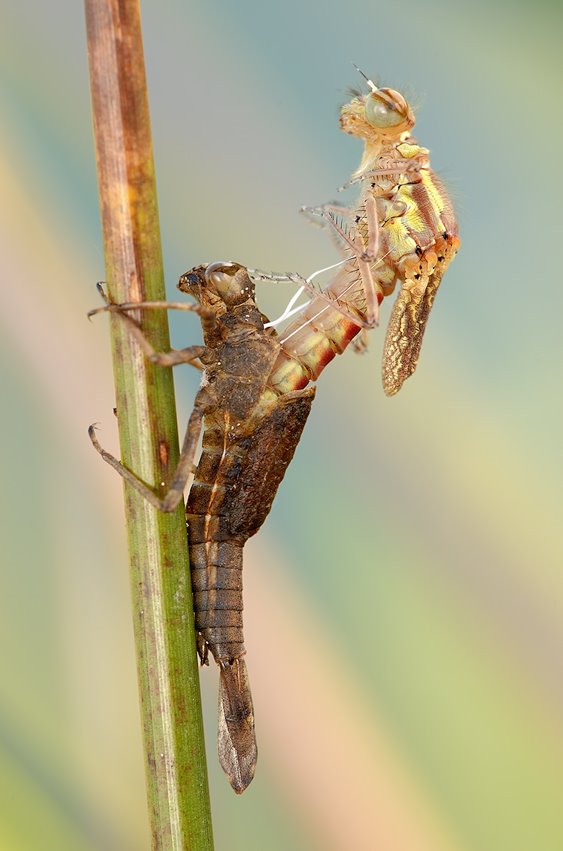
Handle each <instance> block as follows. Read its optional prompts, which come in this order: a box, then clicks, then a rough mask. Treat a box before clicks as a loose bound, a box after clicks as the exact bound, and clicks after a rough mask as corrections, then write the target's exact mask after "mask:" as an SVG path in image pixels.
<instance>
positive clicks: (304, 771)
mask: <svg viewBox="0 0 563 851" xmlns="http://www.w3.org/2000/svg"><path fill="white" fill-rule="evenodd" d="M3 5H4V9H3V18H4V22H3V25H2V28H1V31H0V57H1V59H0V61H1V62H2V66H3V67H2V73H1V75H0V79H1V81H0V92H1V94H0V98H1V110H2V132H1V134H0V135H1V151H0V169H1V181H0V185H1V186H2V203H1V205H0V206H1V210H0V216H1V221H0V241H1V249H0V251H1V258H2V259H1V263H0V278H1V280H2V311H1V312H0V322H1V325H2V330H1V333H0V347H1V356H0V368H1V370H2V380H3V389H2V402H1V405H2V416H1V425H2V432H3V436H2V440H1V443H0V452H1V456H2V457H1V469H2V505H1V511H0V523H1V526H2V562H3V564H2V570H1V572H0V646H1V648H2V649H1V651H0V847H1V848H2V849H6V851H36V849H41V851H51V850H53V851H54V850H55V849H56V851H66V849H69V851H137V849H141V851H143V850H144V849H148V847H149V844H148V842H149V840H148V831H147V820H146V812H145V791H144V778H143V762H142V755H141V742H140V728H139V717H138V709H137V691H136V688H137V687H136V677H135V670H134V656H133V642H132V628H131V614H130V609H129V590H128V575H127V560H126V547H125V537H124V530H123V512H122V501H121V483H120V482H119V481H118V479H117V477H116V476H115V475H113V474H112V472H111V471H110V470H109V469H108V468H107V467H106V466H105V465H103V464H102V463H101V462H100V459H99V458H98V457H97V456H96V455H95V453H94V452H93V450H92V448H91V446H90V444H89V441H88V438H87V435H86V428H87V426H88V424H89V423H91V422H94V421H99V422H100V423H101V427H102V430H101V431H100V439H101V440H102V442H103V444H104V445H105V446H106V447H108V448H110V449H112V448H113V449H114V450H115V448H116V445H117V440H116V429H115V422H114V417H113V415H112V407H113V404H114V397H113V388H112V373H111V364H110V357H109V339H108V329H107V323H106V322H105V320H104V318H103V317H102V318H99V319H97V320H96V321H95V322H94V323H92V324H89V323H88V322H87V320H86V316H85V314H86V311H87V310H88V308H90V307H92V306H95V305H96V304H97V296H96V292H95V289H94V284H95V282H96V281H97V280H100V279H103V278H104V267H103V255H102V246H101V236H100V224H99V212H98V199H97V186H96V174H95V162H94V151H93V142H92V130H91V117H90V95H89V86H88V77H87V64H86V53H85V35H84V23H83V13H82V8H81V4H80V3H74V4H72V3H70V4H69V3H65V2H63V1H62V0H51V2H49V3H48V4H37V3H30V2H28V0H24V2H21V3H17V4H16V3H10V2H7V3H4V4H3ZM562 23H563V7H561V5H560V4H559V3H555V2H551V3H550V2H547V0H543V2H541V0H536V2H535V3H533V4H532V3H527V2H525V0H521V2H508V0H497V2H496V3H490V2H485V0H476V1H475V2H474V3H472V4H471V5H469V4H467V3H465V4H464V3H459V2H457V3H456V2H453V3H452V2H448V3H446V2H444V0H429V1H428V2H415V0H404V2H402V3H400V4H396V3H395V4H391V3H381V2H377V0H376V2H373V0H372V2H363V0H349V2H347V3H342V4H338V5H336V4H334V5H332V4H326V3H322V2H318V0H309V2H307V3H303V2H302V0H286V1H285V2H284V3H283V4H282V3H280V4H263V3H260V2H258V0H239V2H238V3H228V2H224V0H218V2H214V3H204V2H192V3H186V2H178V0H163V2H159V3H156V2H148V0H147V2H145V3H144V4H143V27H144V39H145V51H146V62H147V73H148V79H149V90H150V97H151V110H152V120H153V133H154V144H155V157H156V169H157V178H158V189H159V203H160V214H161V227H162V234H163V246H164V255H165V263H166V275H167V281H168V287H169V294H170V296H173V295H174V294H175V282H176V281H177V279H178V276H179V274H181V273H182V272H184V271H185V270H186V269H187V268H189V267H190V266H191V265H193V264H195V263H199V262H203V261H211V260H217V259H224V260H238V261H240V262H243V263H246V264H248V265H251V266H256V267H261V268H265V269H274V270H278V271H279V270H299V271H301V272H303V273H310V272H311V271H313V270H314V269H317V268H320V267H321V266H325V265H328V264H329V263H331V262H334V261H335V260H336V259H337V257H336V253H335V250H334V248H333V246H332V244H331V243H330V241H329V239H328V238H327V236H326V234H325V233H323V232H321V231H320V230H318V229H315V228H313V227H311V226H310V225H308V224H307V222H306V221H305V220H304V219H303V218H302V217H300V216H299V215H298V213H297V210H298V208H299V206H300V205H301V204H317V203H321V202H323V201H327V200H331V199H334V198H335V197H336V188H337V187H338V186H340V185H341V184H342V183H343V182H344V181H345V180H346V179H347V178H348V177H349V175H350V174H351V172H352V170H353V169H354V168H355V167H356V165H357V163H358V161H359V157H360V152H361V144H360V142H359V141H358V140H355V139H352V138H351V137H348V136H346V135H344V134H342V133H341V132H340V131H339V129H338V120H337V119H338V108H339V106H340V104H341V103H343V102H344V101H345V100H347V92H346V90H347V87H348V86H351V85H352V86H358V85H360V84H361V80H360V79H359V78H358V76H357V74H356V72H355V71H354V69H353V67H352V65H351V62H352V61H353V62H355V63H357V64H358V65H359V66H360V67H361V68H363V69H364V70H365V72H366V73H367V74H368V75H371V76H373V78H374V79H375V80H376V81H377V82H379V83H380V84H382V85H388V86H392V87H394V88H397V89H399V90H400V91H401V92H403V93H404V94H406V95H407V97H409V98H411V99H412V100H413V101H414V103H415V105H416V106H417V115H418V121H417V127H416V130H415V132H416V135H417V137H418V138H419V140H420V141H421V143H422V144H424V145H426V146H427V147H429V148H430V149H431V151H432V162H433V165H434V167H435V168H436V169H437V170H438V171H439V172H440V173H441V174H442V176H443V177H444V179H445V182H446V184H447V185H448V187H449V189H450V191H451V193H452V196H453V198H454V201H455V204H456V207H457V210H458V214H459V221H460V232H461V237H462V249H461V251H460V253H459V255H458V257H457V258H456V260H455V261H454V263H453V264H452V266H451V267H450V269H449V270H448V273H447V275H446V277H445V280H444V282H443V284H442V288H441V290H440V293H439V296H438V299H437V302H436V305H435V308H434V311H433V314H432V317H431V320H430V323H429V325H430V327H429V329H428V332H427V336H426V339H425V343H424V346H423V352H422V357H421V361H420V364H419V368H418V370H417V373H416V376H415V377H414V378H413V379H411V380H410V381H409V382H408V383H407V384H406V385H405V387H404V388H403V390H402V392H401V393H400V394H399V396H397V397H395V398H393V399H386V398H385V397H384V395H383V392H382V389H381V385H380V377H379V375H380V359H381V347H382V341H383V337H384V325H383V328H381V329H380V330H379V331H376V332H374V333H372V334H371V335H370V350H369V353H368V354H367V355H365V356H363V357H358V356H355V355H354V354H353V353H352V352H347V353H346V354H345V355H344V357H342V358H339V359H338V360H337V362H334V363H333V364H331V365H330V368H328V369H327V370H326V372H325V373H324V374H323V375H322V378H321V380H320V381H319V387H318V393H317V400H316V402H315V406H314V410H313V413H312V415H311V418H310V420H309V423H308V425H307V428H306V429H305V433H304V436H303V439H302V441H301V444H300V446H299V448H298V451H297V454H296V457H295V460H294V462H293V464H292V466H291V467H290V469H289V471H288V474H287V476H286V479H285V481H284V483H283V485H282V487H281V489H280V493H279V494H278V497H277V500H276V503H275V504H274V508H273V511H272V514H271V516H270V518H269V519H268V521H267V523H266V525H265V527H264V528H263V530H262V532H261V534H260V535H259V536H258V537H257V538H256V539H254V540H252V541H251V542H250V543H249V544H248V547H247V556H246V578H245V582H246V635H247V647H248V650H249V653H248V665H249V670H250V677H251V681H252V686H253V693H254V700H255V708H256V714H257V730H258V736H259V747H260V760H259V768H258V773H257V776H256V779H255V780H254V782H253V784H252V786H251V787H250V788H249V790H248V792H247V793H246V794H245V795H244V796H243V797H242V798H236V797H235V796H234V795H233V794H232V792H231V790H230V788H229V786H228V784H227V782H226V780H225V779H224V777H223V776H222V774H221V772H220V769H219V768H218V765H217V760H216V756H215V717H216V689H217V677H216V671H215V670H213V669H211V670H205V671H204V672H203V675H202V683H203V690H204V700H205V707H204V709H205V716H206V723H207V731H206V735H207V746H208V751H209V765H210V782H211V790H212V800H213V808H214V816H215V825H214V827H215V836H216V847H217V849H221V851H242V849H245V851H248V849H267V851H281V849H288V848H291V849H295V851H321V849H322V851H348V849H354V851H356V849H359V851H364V849H365V850H366V851H370V850H371V849H377V851H422V849H424V851H530V849H534V851H556V850H557V851H560V849H561V848H563V806H562V791H561V790H562V788H563V713H562V710H563V676H562V674H563V670H562V668H563V575H562V571H561V568H562V565H563V543H562V535H561V531H562V513H561V500H562V496H563V494H562V479H561V434H562V421H563V405H562V395H561V378H562V375H561V363H562V359H563V336H562V334H561V330H560V329H561V318H560V317H561V311H562V309H563V287H562V286H561V274H560V263H559V248H560V245H561V241H562V224H563V223H562V214H561V190H562V188H563V187H562V185H561V167H560V163H559V147H560V140H561V138H562V137H563V115H562V112H563V110H562V103H563V97H562V94H561V80H562V67H561V34H562ZM556 249H557V250H556ZM290 293H291V290H289V289H287V288H286V287H285V286H284V285H279V287H278V286H277V285H276V286H274V285H272V287H268V285H264V287H263V289H261V290H260V291H259V295H258V297H259V302H260V304H261V306H262V308H263V309H264V311H265V312H266V313H269V314H276V311H278V312H279V311H281V308H282V306H283V305H284V304H285V302H286V301H287V299H288V297H289V295H290ZM388 311H389V304H387V303H386V304H385V305H384V319H383V322H384V323H385V319H386V313H388ZM276 315H277V314H276ZM172 323H173V328H172V330H173V339H174V342H175V344H176V345H187V344H190V343H195V342H198V341H199V339H200V331H199V328H198V325H197V323H196V322H193V321H192V318H191V317H186V316H180V317H179V316H174V317H172ZM182 370H183V371H182ZM198 380H199V378H198V375H197V374H196V373H195V371H190V370H189V368H187V367H186V368H180V371H179V372H178V373H177V375H176V383H177V392H178V395H179V408H180V416H181V421H182V423H184V422H185V420H186V417H187V415H188V412H189V410H190V405H191V403H192V400H193V395H194V392H195V389H196V386H197V383H198Z"/></svg>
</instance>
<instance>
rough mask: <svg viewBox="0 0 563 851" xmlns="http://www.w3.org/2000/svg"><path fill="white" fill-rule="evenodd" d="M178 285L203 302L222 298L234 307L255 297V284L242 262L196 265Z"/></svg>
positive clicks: (217, 262)
mask: <svg viewBox="0 0 563 851" xmlns="http://www.w3.org/2000/svg"><path fill="white" fill-rule="evenodd" d="M178 287H179V288H180V289H181V290H182V291H183V292H186V293H190V295H193V296H195V298H197V299H198V301H200V302H201V303H205V302H208V303H209V302H215V301H216V300H217V298H219V299H221V301H223V302H224V303H225V304H226V305H227V306H229V307H234V306H235V305H237V304H242V303H243V302H245V301H246V300H247V299H253V298H254V284H253V283H252V281H251V280H250V278H249V277H248V272H247V271H246V269H245V267H244V266H241V265H240V263H231V262H225V261H222V260H218V261H216V262H215V263H209V264H208V265H206V266H196V267H195V268H193V269H190V271H189V272H186V273H185V274H184V275H182V277H181V278H180V281H179V283H178Z"/></svg>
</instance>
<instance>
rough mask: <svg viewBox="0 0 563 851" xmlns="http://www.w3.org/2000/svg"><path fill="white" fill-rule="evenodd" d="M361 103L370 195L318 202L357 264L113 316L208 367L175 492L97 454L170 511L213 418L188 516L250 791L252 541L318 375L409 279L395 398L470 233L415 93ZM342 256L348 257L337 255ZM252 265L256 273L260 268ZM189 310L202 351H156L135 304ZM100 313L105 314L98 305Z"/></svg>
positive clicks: (387, 366)
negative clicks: (274, 296)
mask: <svg viewBox="0 0 563 851" xmlns="http://www.w3.org/2000/svg"><path fill="white" fill-rule="evenodd" d="M370 88H371V92H370V94H368V95H365V96H360V95H358V96H356V97H355V98H354V99H353V100H352V101H351V103H349V104H347V105H346V106H344V107H343V109H342V119H341V121H342V126H343V128H344V129H345V130H347V132H350V133H353V134H355V135H359V136H361V137H362V138H364V139H365V142H366V146H365V151H364V156H363V159H362V162H361V164H360V167H359V169H358V170H357V171H356V172H355V174H354V176H353V181H354V182H355V181H360V182H361V185H362V194H361V198H360V202H359V206H358V208H357V210H355V211H353V212H350V211H343V210H339V212H344V213H345V214H347V215H348V218H349V222H348V223H347V224H345V225H344V226H343V227H342V226H341V225H340V224H339V223H338V221H337V219H336V217H335V208H334V206H331V205H327V206H325V207H323V208H316V209H315V210H314V212H316V213H319V215H321V216H322V217H323V218H324V219H325V220H327V221H328V222H329V224H330V225H331V227H333V228H334V230H335V232H336V234H337V235H338V238H339V240H340V242H341V244H342V245H343V246H344V249H345V253H346V257H345V258H344V260H343V261H342V265H343V269H342V271H340V272H339V273H338V274H337V275H336V276H335V278H334V279H333V281H332V282H331V283H330V284H329V286H328V287H327V288H326V289H325V290H324V291H321V292H318V291H317V290H316V289H315V288H314V287H313V286H312V283H311V281H312V279H313V278H314V277H315V275H312V276H310V277H309V278H308V279H306V280H305V279H303V278H301V277H300V276H299V275H296V274H293V275H289V276H287V275H281V276H276V275H269V274H266V273H261V272H259V271H258V270H247V269H246V268H245V267H244V266H241V265H240V264H238V263H212V264H210V265H207V266H205V265H203V266H197V267H195V268H194V269H192V270H190V271H189V272H186V274H185V275H183V276H182V277H181V278H180V283H179V287H180V289H181V290H183V291H184V292H187V293H189V294H191V295H192V296H194V297H195V299H196V303H195V304H177V303H166V302H157V303H151V302H146V303H143V302H140V303H131V304H122V305H114V304H110V303H107V304H106V307H105V308H100V310H111V311H117V312H119V313H120V314H121V315H122V316H123V320H124V321H126V322H128V324H129V326H130V328H131V331H132V333H133V334H134V336H135V337H136V338H137V340H138V342H139V345H140V346H141V347H142V348H143V350H144V352H145V354H146V355H147V356H148V357H150V359H151V360H152V361H153V363H156V364H160V365H163V366H174V365H176V364H178V363H192V364H195V365H200V366H202V367H203V369H204V380H203V383H202V386H201V388H200V390H199V391H198V394H197V396H196V400H195V404H194V410H193V412H192V415H191V416H190V420H189V423H188V428H187V432H186V438H185V440H184V445H183V449H182V455H181V457H180V461H179V464H178V468H177V470H176V473H175V475H174V477H173V481H172V485H171V488H170V490H169V492H168V493H167V494H166V495H165V496H164V498H163V499H160V498H159V497H157V496H156V495H155V494H154V493H153V491H152V490H151V489H150V488H148V487H147V486H146V485H145V484H144V483H143V482H141V481H140V480H139V479H137V478H136V476H135V475H134V474H133V473H131V472H130V471H129V470H127V469H126V468H124V467H123V466H122V465H121V464H120V462H119V461H118V460H117V459H116V458H114V457H113V456H111V455H109V453H107V452H105V450H104V449H102V447H101V446H100V444H99V443H98V441H97V439H96V436H95V433H94V429H93V428H92V427H91V428H90V437H91V439H92V442H93V444H94V446H95V447H96V449H97V450H98V452H99V453H100V454H101V455H102V457H103V458H104V460H106V461H107V462H108V463H109V464H110V465H111V466H112V467H114V469H116V470H117V471H118V472H119V473H120V475H122V476H123V477H124V478H125V479H126V480H127V481H128V482H129V483H130V484H131V485H132V486H133V487H135V488H136V489H137V490H138V491H139V492H140V493H142V494H143V495H144V496H145V497H146V499H147V500H148V501H149V502H151V504H153V505H155V506H156V507H158V508H159V509H161V510H163V511H173V510H174V509H175V508H176V506H177V505H178V503H179V502H180V500H181V499H182V494H183V491H184V487H185V485H186V482H187V480H188V477H189V474H190V472H191V470H192V467H193V462H194V459H195V453H196V447H197V442H198V438H199V435H200V432H201V428H202V423H203V422H204V435H203V445H202V454H201V457H200V460H199V463H198V466H197V470H196V472H195V478H194V482H193V484H192V487H191V490H190V494H189V498H188V502H187V506H186V516H187V519H188V524H189V528H190V542H189V545H190V561H191V572H192V586H193V589H194V609H195V620H196V631H197V641H198V652H199V655H200V659H201V662H202V664H205V663H207V661H208V653H209V651H211V653H212V655H213V657H214V659H215V661H216V662H217V664H218V666H219V669H220V691H219V725H218V751H219V759H220V762H221V765H222V767H223V769H224V770H225V772H226V774H227V775H228V777H229V780H230V782H231V785H232V786H233V788H234V789H235V791H236V792H242V791H244V789H245V788H246V787H247V786H248V784H249V783H250V781H251V780H252V777H253V776H254V771H255V766H256V757H257V749H256V740H255V731H254V710H253V706H252V697H251V693H250V687H249V683H248V675H247V671H246V664H245V661H244V655H245V652H246V651H245V648H244V642H243V634H242V608H243V606H242V549H243V546H244V543H245V542H246V540H247V539H248V538H249V537H250V536H251V535H254V534H255V533H256V532H257V531H258V529H259V528H260V526H261V525H262V523H263V522H264V520H265V518H266V516H267V514H268V512H269V511H270V508H271V505H272V502H273V499H274V496H275V494H276V491H277V488H278V486H279V484H280V482H281V480H282V478H283V476H284V474H285V470H286V468H287V465H288V464H289V462H290V461H291V459H292V457H293V454H294V452H295V449H296V446H297V444H298V442H299V439H300V437H301V433H302V430H303V428H304V425H305V422H306V420H307V417H308V415H309V412H310V409H311V404H312V401H313V398H314V394H315V388H314V387H307V385H308V384H309V383H310V382H311V381H314V380H315V379H316V378H318V376H319V375H320V373H321V372H322V370H323V369H324V368H325V366H326V365H327V364H328V363H329V362H330V361H331V360H332V359H333V358H334V356H335V355H336V354H339V353H342V352H343V351H344V350H345V349H346V348H347V346H348V345H349V344H350V342H351V341H352V340H353V339H354V338H355V337H356V335H357V334H358V333H359V332H360V331H361V330H362V329H363V328H369V327H372V326H373V325H374V324H376V322H377V317H378V307H379V304H380V302H381V301H382V300H383V297H384V296H385V295H388V294H390V293H391V292H392V290H393V288H394V286H395V284H396V282H397V281H400V282H401V291H400V294H399V298H398V300H397V302H396V304H395V307H394V308H393V312H392V315H391V321H390V324H389V329H388V332H387V337H386V342H385V353H384V366H383V378H384V388H385V391H386V393H388V394H389V395H391V394H393V393H395V392H397V390H398V389H399V388H400V386H401V384H402V383H403V381H404V380H405V378H407V377H408V376H409V375H410V374H412V372H413V371H414V368H415V366H416V361H417V358H418V353H419V351H420V344H421V341H422V335H423V333H424V328H425V325H426V320H427V318H428V313H429V311H430V308H431V306H432V302H433V299H434V295H435V293H436V290H437V287H438V285H439V283H440V280H441V277H442V275H443V272H444V270H445V268H446V266H447V264H448V263H449V261H450V260H451V258H452V257H453V254H454V253H455V251H456V249H457V246H458V244H459V240H458V237H457V228H456V224H455V219H454V215H453V211H452V207H451V204H450V202H449V200H448V198H447V196H446V194H445V191H444V190H443V187H442V186H441V184H440V183H439V181H438V179H437V178H436V176H435V175H434V173H433V172H432V171H431V170H430V169H429V167H428V158H427V154H428V151H427V150H426V149H425V148H421V147H420V146H419V145H418V144H417V143H416V141H415V140H414V139H413V138H412V137H411V136H410V133H409V131H410V129H411V128H412V126H413V124H414V118H413V116H412V112H411V110H410V108H409V106H408V104H407V103H406V101H405V100H404V98H402V96H401V95H400V94H399V93H398V92H394V91H393V90H391V89H376V88H375V86H374V85H373V83H371V82H370ZM337 265H340V264H337ZM249 272H250V274H249ZM256 279H268V280H271V279H274V280H278V279H289V280H292V281H295V282H297V283H298V284H300V288H301V290H307V291H309V292H312V294H313V297H312V298H311V300H310V302H308V303H307V304H306V305H305V306H303V307H302V308H298V309H297V310H296V311H294V310H293V309H292V304H293V303H294V302H295V297H294V299H292V302H290V305H289V306H288V308H286V310H285V311H284V314H283V315H282V317H280V320H276V321H275V322H273V323H270V322H267V321H265V320H266V317H264V316H263V314H262V313H261V312H260V310H259V309H258V307H257V306H256V303H255V300H254V280H256ZM143 307H144V308H151V307H153V308H163V307H170V308H179V309H182V310H193V311H195V312H196V313H198V314H199V316H200V318H201V322H202V328H203V334H204V341H205V345H204V346H190V347H188V348H186V349H181V350H173V351H171V352H164V353H158V352H155V351H154V349H153V348H152V346H151V345H150V344H149V342H148V341H147V340H146V339H145V338H144V336H143V334H142V332H141V330H140V328H139V326H138V325H137V324H136V323H135V322H134V321H133V320H132V319H131V318H129V317H128V316H127V315H126V313H127V311H129V310H138V309H139V308H143ZM97 312H98V311H97V310H95V311H92V313H97ZM293 312H298V313H300V316H299V318H298V319H297V320H295V321H294V322H293V323H291V324H290V325H289V327H287V328H285V329H284V331H283V332H282V333H281V335H280V336H278V334H277V332H276V331H275V330H274V328H273V326H274V325H276V324H278V322H279V321H281V319H285V318H286V317H288V316H290V315H291V314H292V313H293Z"/></svg>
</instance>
